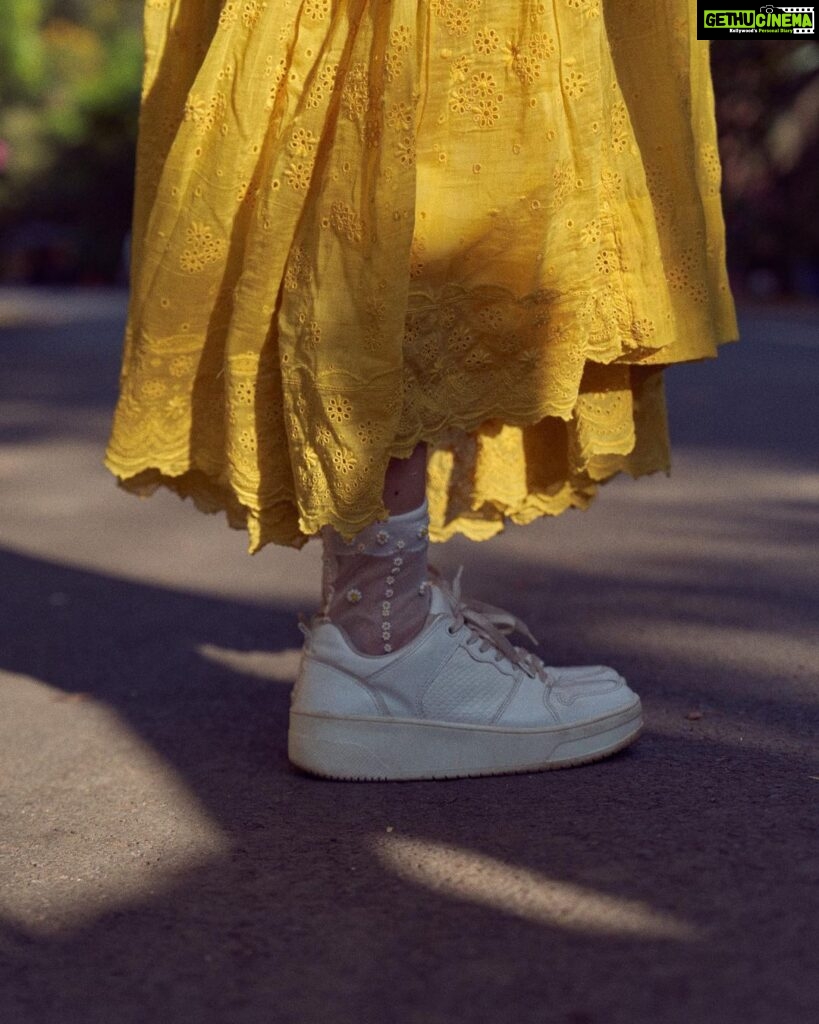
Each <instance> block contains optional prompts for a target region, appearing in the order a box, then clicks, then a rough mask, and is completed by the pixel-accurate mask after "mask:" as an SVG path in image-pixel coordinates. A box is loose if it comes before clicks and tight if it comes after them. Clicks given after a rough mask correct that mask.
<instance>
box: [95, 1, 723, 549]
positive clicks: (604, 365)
mask: <svg viewBox="0 0 819 1024" xmlns="http://www.w3.org/2000/svg"><path fill="white" fill-rule="evenodd" d="M695 25H696V4H694V3H689V2H688V0H664V2H661V0H640V2H636V0H631V2H625V0H617V2H614V0H612V2H611V3H609V4H603V5H601V4H600V3H599V0H553V2H551V3H542V2H534V0H518V2H515V3H509V2H508V0H392V2H390V3H383V2H379V0H275V2H273V0H266V2H265V0H228V2H225V3H219V2H217V0H195V2H194V0H147V3H146V8H145V42H146V60H145V71H144V82H143V99H142V108H141V114H140V133H139V142H138V152H137V182H136V197H135V205H134V217H133V245H132V253H133V255H132V265H131V297H130V304H129V310H128V322H127V326H126V332H125V346H124V352H123V362H122V374H121V379H120V396H119V401H118V404H117V409H116V413H115V416H114V422H113V425H112V430H111V437H110V440H109V444H108V449H107V453H106V465H107V466H108V468H109V469H110V470H111V471H112V472H113V473H115V474H116V476H117V477H118V479H119V481H120V483H121V486H123V487H124V488H126V489H128V490H130V491H133V492H135V493H139V494H148V493H151V492H152V491H153V490H155V489H156V488H157V487H158V486H165V487H169V488H171V489H173V490H175V491H177V492H178V493H179V494H181V495H183V496H190V497H192V498H193V500H194V501H195V502H196V504H197V505H198V506H199V507H200V508H202V509H204V510H207V511H215V510H223V511H225V512H226V513H227V516H228V521H229V522H230V524H231V525H232V526H235V527H238V528H244V529H247V531H248V534H249V550H250V551H251V552H255V551H258V550H259V549H260V548H261V547H262V546H264V545H265V544H267V543H270V542H273V543H279V544H287V545H294V546H301V545H302V544H303V543H304V542H305V541H306V540H307V539H308V538H309V537H310V536H312V535H315V534H316V533H317V532H318V530H319V529H320V528H321V527H322V526H324V525H326V524H330V525H333V526H335V527H336V528H337V529H338V530H339V531H340V532H341V533H342V534H344V535H345V536H347V537H350V536H352V535H353V534H354V533H355V532H357V531H358V530H360V529H361V528H363V527H364V526H366V525H367V524H369V523H371V522H372V521H374V520H375V519H378V518H382V517H383V516H384V515H385V514H386V512H385V509H384V506H383V503H382V499H381V493H382V489H383V480H384V473H385V470H386V466H387V463H388V461H389V459H390V458H391V457H393V456H406V455H408V454H409V453H410V452H411V451H412V449H413V448H414V447H415V445H416V444H418V442H419V441H426V442H428V443H429V445H430V460H429V470H428V481H427V483H428V496H429V502H430V516H431V529H430V535H431V537H432V539H433V540H443V539H445V538H447V537H449V536H451V535H453V534H455V533H463V534H465V535H467V536H469V537H471V538H473V539H483V538H486V537H489V536H491V535H492V534H494V533H496V532H498V531H499V530H500V529H502V528H503V525H504V523H505V522H506V521H513V522H517V523H526V522H530V521H531V520H533V519H535V518H537V517H538V516H542V515H555V514H559V513H561V512H563V511H565V510H566V509H568V508H570V507H586V506H587V505H588V504H589V503H590V502H591V501H592V499H593V498H594V496H595V494H596V493H597V490H598V488H599V485H600V484H601V483H604V482H605V481H606V480H608V479H611V477H613V476H614V475H616V474H617V473H620V472H627V473H629V474H631V475H632V476H635V477H636V476H640V475H643V474H647V473H652V472H656V471H658V470H666V471H667V470H668V468H669V465H670V455H669V442H668V435H667V424H666V412H665V400H664V391H663V373H664V370H665V368H666V367H667V366H669V365H671V364H673V363H678V362H683V361H690V360H696V359H705V358H711V357H713V356H714V355H716V352H717V348H718V346H719V345H721V344H722V343H724V342H726V341H732V340H734V339H736V337H737V325H736V318H735V312H734V305H733V299H732V296H731V292H730V289H729V286H728V280H727V275H726V268H725V242H724V224H723V219H722V208H721V202H720V173H721V168H720V163H719V156H718V152H717V147H716V127H715V123H714V103H713V95H712V91H711V78H710V67H709V53H708V44H707V43H705V42H700V41H697V40H696V29H695Z"/></svg>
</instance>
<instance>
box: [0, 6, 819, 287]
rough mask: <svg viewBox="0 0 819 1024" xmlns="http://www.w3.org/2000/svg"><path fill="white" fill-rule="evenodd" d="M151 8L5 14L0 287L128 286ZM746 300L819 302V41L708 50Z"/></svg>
mask: <svg viewBox="0 0 819 1024" xmlns="http://www.w3.org/2000/svg"><path fill="white" fill-rule="evenodd" d="M143 4H144V0H11V2H10V3H8V4H6V6H5V8H4V11H3V16H2V19H0V280H6V281H9V280H17V281H55V282H69V281H75V282H80V283H82V282H87V283H91V282H110V281H115V280H119V281H123V280H124V261H123V247H124V243H125V242H126V239H127V236H128V231H129V228H130V219H131V210H132V198H133V174H134V160H135V143H136V132H137V118H138V113H139V92H140V84H141V73H142V9H143ZM711 63H712V68H713V75H714V91H715V94H716V100H717V120H718V124H719V129H720V151H721V155H722V159H723V172H724V173H723V198H724V204H725V215H726V222H727V229H728V258H729V264H730V269H731V272H732V277H733V281H734V284H735V287H736V289H737V291H738V292H740V293H741V292H743V291H750V292H751V293H753V294H755V295H760V296H776V295H780V294H792V293H801V294H808V295H812V296H814V297H819V173H817V167H819V44H817V42H816V41H815V40H795V39H794V40H782V41H779V40H774V41H770V40H764V41H760V42H753V41H747V40H730V41H725V42H715V43H712V44H711Z"/></svg>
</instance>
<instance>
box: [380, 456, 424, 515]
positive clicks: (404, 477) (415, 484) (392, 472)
mask: <svg viewBox="0 0 819 1024" xmlns="http://www.w3.org/2000/svg"><path fill="white" fill-rule="evenodd" d="M426 490H427V446H426V444H424V443H423V442H422V443H421V444H419V445H418V446H417V447H416V449H415V451H414V452H413V453H412V455H410V457H409V458H408V459H390V461H389V464H388V466H387V474H386V476H385V478H384V504H385V505H386V506H387V510H388V511H389V513H390V514H391V515H394V516H398V515H401V514H402V513H403V512H411V511H412V510H413V509H414V508H420V506H421V505H423V503H424V497H425V496H426Z"/></svg>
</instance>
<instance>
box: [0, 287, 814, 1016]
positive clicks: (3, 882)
mask: <svg viewBox="0 0 819 1024" xmlns="http://www.w3.org/2000/svg"><path fill="white" fill-rule="evenodd" d="M125 302H126V296H125V293H124V292H122V291H114V292H109V291H99V292H85V293H79V294H74V295H72V294H71V293H70V292H60V291H59V290H50V291H40V292H27V291H24V290H19V291H18V290H13V289H5V290H2V291H0V319H1V320H2V323H3V327H2V329H0V397H2V406H1V407H0V508H1V509H2V514H0V581H1V582H2V586H0V771H1V772H2V784H1V785H2V789H1V790H0V1020H2V1022H3V1024H41V1022H42V1024H222V1022H224V1024H314V1022H315V1024H381V1022H383V1024H458V1022H468V1024H530V1022H531V1024H734V1022H736V1024H816V1022H817V1021H819V989H818V986H819V928H818V926H817V891H818V889H819V886H817V882H818V881H819V878H817V874H819V871H818V867H819V842H818V841H817V840H818V835H819V833H818V830H817V795H819V764H817V760H816V758H815V754H816V736H817V728H816V727H817V718H818V717H819V716H817V704H818V703H819V699H818V692H817V691H818V689H819V688H818V687H817V662H818V661H819V659H818V658H817V648H816V644H815V641H816V624H817V619H818V618H819V614H818V611H819V610H818V609H817V575H819V559H817V540H818V539H819V533H818V532H817V522H818V521H819V464H818V463H817V451H818V450H819V423H818V422H817V393H816V379H817V355H818V354H819V313H817V311H816V310H814V311H813V312H811V310H809V309H791V310H785V311H782V310H778V311H771V310H765V309H743V310H742V314H741V327H742V332H743V339H742V341H741V342H740V344H738V345H730V346H726V347H725V348H723V349H722V350H721V352H720V355H719V357H718V359H717V360H713V361H708V362H705V363H699V364H693V365H686V366H677V367H674V368H673V369H672V370H670V371H669V373H668V374H667V381H668V391H669V399H670V405H671V415H670V419H671V429H672V438H673V443H674V466H673V469H672V472H671V475H670V476H666V475H665V474H662V473H660V474H655V475H653V476H651V477H647V478H643V479H640V480H638V481H632V480H630V479H627V478H618V479H617V480H615V481H613V482H612V483H610V484H608V485H607V486H605V487H604V488H603V489H602V491H601V493H600V496H599V498H598V500H597V502H596V504H595V505H594V506H593V507H592V508H591V509H589V510H588V511H585V512H579V511H571V512H569V513H567V514H566V515H564V516H562V517H560V518H559V519H556V520H544V521H541V522H539V523H537V524H534V525H532V526H529V527H526V528H514V527H513V528H511V529H509V530H508V531H507V532H506V533H505V534H504V535H503V536H502V537H500V538H496V539H495V540H494V541H491V542H489V543H485V544H480V545H470V544H469V543H467V542H460V541H455V542H452V543H451V544H449V545H447V546H446V547H445V548H436V549H435V557H436V559H437V562H438V564H439V565H440V566H441V567H442V568H444V570H445V571H446V572H448V573H452V572H453V571H454V570H455V569H457V566H458V565H459V564H460V563H462V562H463V563H465V564H466V569H465V574H464V585H465V589H466V592H467V593H469V594H471V595H472V596H474V597H479V598H482V599H484V600H488V601H490V602H492V603H493V604H499V605H501V606H505V607H510V608H513V609H514V610H515V611H516V612H518V613H519V614H520V615H521V616H522V618H523V619H524V620H525V621H527V622H528V624H529V625H530V627H531V628H532V630H533V631H534V632H535V634H536V635H538V636H539V637H540V639H541V644H542V647H541V650H542V651H543V652H545V655H546V660H547V662H553V663H555V664H575V663H582V662H590V661H593V662H604V663H610V664H613V665H615V666H617V667H618V668H619V669H620V670H621V671H622V672H623V673H624V675H626V677H627V678H628V679H629V680H630V681H631V682H632V684H633V685H634V687H635V689H637V691H638V692H639V693H640V694H641V695H642V696H643V699H644V703H645V707H646V711H647V728H646V731H645V733H644V735H643V736H642V737H641V739H640V740H639V741H638V742H637V743H636V744H635V745H634V746H633V747H632V748H630V749H629V750H628V751H625V752H623V753H622V754H619V755H617V756H616V757H613V758H611V759H609V760H607V761H604V762H601V763H599V764H596V765H592V766H587V767H584V768H578V769H573V770H569V771H560V772H550V773H543V774H530V775H520V776H510V777H501V778H488V779H478V780H466V781H451V782H421V783H402V784H395V783H386V784H380V783H378V784H356V783H340V782H339V783H336V782H329V781H318V780H314V779H312V778H309V777H307V776H305V775H303V774H300V773H299V772H298V771H296V770H294V769H292V768H291V767H290V766H289V764H288V761H287V757H286V727H287V712H288V699H289V690H290V686H291V684H292V681H293V678H294V674H295V671H296V667H297V659H298V648H299V643H300V639H301V636H300V634H299V632H298V630H297V628H296V615H297V613H298V612H299V611H300V610H304V611H307V612H310V611H312V610H313V606H314V604H315V601H316V599H317V593H318V573H319V564H320V560H319V551H318V548H317V546H316V545H314V544H310V545H308V546H307V548H306V549H305V550H304V551H303V552H301V553H298V552H295V551H290V550H284V549H275V548H273V547H268V548H266V549H264V550H263V551H262V552H261V553H259V554H258V555H256V556H253V557H251V556H249V555H248V554H247V553H246V538H245V535H244V534H243V533H241V532H239V531H233V530H230V529H229V528H228V527H227V526H226V524H225V521H224V520H223V518H222V517H221V515H215V516H206V515H203V514H201V513H199V512H197V511H196V510H195V509H194V508H193V506H192V505H191V504H190V503H189V502H183V501H181V500H180V499H179V498H177V497H176V496H175V495H172V494H169V493H164V492H162V493H157V494H156V495H154V496H153V497H152V498H150V499H149V500H146V501H141V500H139V499H137V498H135V497H133V496H131V495H128V494H125V493H123V492H122V491H120V490H119V489H117V487H116V485H115V482H114V480H113V478H112V477H110V476H109V474H108V473H107V471H106V470H105V469H104V468H103V466H102V464H101V460H102V455H103V446H104V443H105V440H106V437H107V431H108V426H109V422H110V416H111V411H112V408H113V403H114V400H115V395H116V381H117V373H118V370H119V358H120V345H121V332H122V324H123V318H124V314H125Z"/></svg>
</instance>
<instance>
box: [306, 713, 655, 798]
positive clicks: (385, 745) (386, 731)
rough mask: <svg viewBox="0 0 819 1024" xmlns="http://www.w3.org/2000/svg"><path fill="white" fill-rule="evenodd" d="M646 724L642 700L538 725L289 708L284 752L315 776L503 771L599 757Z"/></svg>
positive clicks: (367, 778)
mask: <svg viewBox="0 0 819 1024" xmlns="http://www.w3.org/2000/svg"><path fill="white" fill-rule="evenodd" d="M642 726H643V714H642V707H641V705H640V701H639V699H638V700H637V702H636V703H635V704H633V705H631V706H630V707H629V708H626V709H625V710H623V711H619V712H617V713H615V714H612V715H607V716H605V717H603V718H598V719H596V720H595V721H592V722H583V723H582V724H580V725H572V726H566V725H563V726H551V727H545V728H543V729H507V728H504V727H502V726H484V725H461V724H456V723H443V722H427V721H423V720H421V719H406V718H405V719H394V718H393V719H383V718H363V717H362V718H341V717H335V716H332V715H326V714H316V713H305V712H296V711H291V712H290V730H289V733H288V749H287V752H288V756H289V758H290V760H291V762H292V763H293V764H294V765H296V766H297V767H299V768H302V769H303V770H304V771H307V772H310V773H311V774H313V775H321V776H323V777H324V778H330V779H351V780H357V781H360V782H378V781H381V782H386V781H392V780H408V779H461V778H471V777H474V776H480V775H507V774H513V773H516V772H537V771H545V770H548V769H551V768H568V767H571V766H572V765H579V764H588V763H589V762H590V761H599V760H600V759H601V758H603V757H608V756H609V754H614V753H616V751H618V750H622V749H623V747H626V746H628V745H629V743H632V742H633V741H634V740H635V739H637V737H638V736H639V734H640V731H641V729H642Z"/></svg>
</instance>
